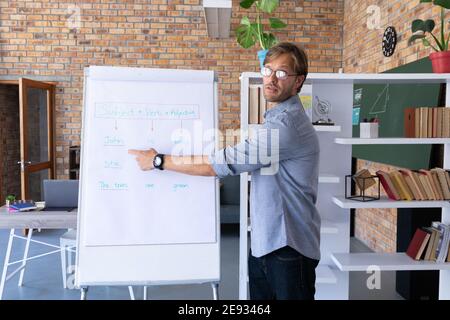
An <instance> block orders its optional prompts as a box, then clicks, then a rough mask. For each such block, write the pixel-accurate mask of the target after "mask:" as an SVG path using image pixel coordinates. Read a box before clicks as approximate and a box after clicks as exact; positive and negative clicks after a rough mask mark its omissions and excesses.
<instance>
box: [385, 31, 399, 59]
mask: <svg viewBox="0 0 450 320" xmlns="http://www.w3.org/2000/svg"><path fill="white" fill-rule="evenodd" d="M396 45H397V32H396V31H395V28H394V27H388V28H387V29H386V31H384V35H383V44H382V47H383V54H384V56H385V57H390V56H392V55H393V54H394V51H395V46H396Z"/></svg>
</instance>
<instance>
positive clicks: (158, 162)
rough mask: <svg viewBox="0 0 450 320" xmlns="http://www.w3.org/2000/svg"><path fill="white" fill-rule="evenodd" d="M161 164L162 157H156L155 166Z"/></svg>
mask: <svg viewBox="0 0 450 320" xmlns="http://www.w3.org/2000/svg"><path fill="white" fill-rule="evenodd" d="M160 165H161V158H160V157H155V166H160Z"/></svg>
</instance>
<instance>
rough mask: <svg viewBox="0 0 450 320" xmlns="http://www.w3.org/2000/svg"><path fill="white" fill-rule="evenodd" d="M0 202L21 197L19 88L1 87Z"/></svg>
mask: <svg viewBox="0 0 450 320" xmlns="http://www.w3.org/2000/svg"><path fill="white" fill-rule="evenodd" d="M0 123H1V125H0V201H1V203H3V201H4V199H5V197H6V195H8V194H14V195H16V196H17V197H20V167H19V165H18V164H17V161H19V160H20V133H19V88H18V86H16V85H0Z"/></svg>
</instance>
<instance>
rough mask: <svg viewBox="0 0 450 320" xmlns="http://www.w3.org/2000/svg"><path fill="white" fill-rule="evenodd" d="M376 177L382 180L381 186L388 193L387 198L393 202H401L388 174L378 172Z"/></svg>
mask: <svg viewBox="0 0 450 320" xmlns="http://www.w3.org/2000/svg"><path fill="white" fill-rule="evenodd" d="M376 175H377V176H378V178H379V179H380V182H381V185H382V186H383V189H384V191H386V194H387V196H388V197H389V199H392V200H401V198H400V195H399V194H398V192H397V190H396V189H395V186H394V184H393V183H392V180H391V177H390V176H389V174H388V173H387V172H384V171H381V170H378V171H377V172H376Z"/></svg>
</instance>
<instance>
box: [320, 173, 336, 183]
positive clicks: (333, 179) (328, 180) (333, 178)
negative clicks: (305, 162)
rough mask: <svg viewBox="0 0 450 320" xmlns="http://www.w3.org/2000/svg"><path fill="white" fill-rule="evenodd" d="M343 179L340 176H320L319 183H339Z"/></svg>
mask: <svg viewBox="0 0 450 320" xmlns="http://www.w3.org/2000/svg"><path fill="white" fill-rule="evenodd" d="M340 181H341V179H340V178H339V177H338V176H335V175H332V174H321V175H319V183H339V182H340Z"/></svg>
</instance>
